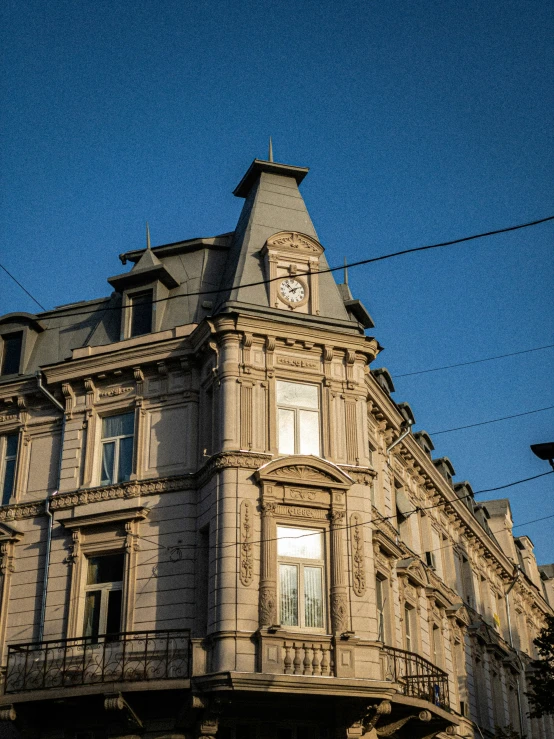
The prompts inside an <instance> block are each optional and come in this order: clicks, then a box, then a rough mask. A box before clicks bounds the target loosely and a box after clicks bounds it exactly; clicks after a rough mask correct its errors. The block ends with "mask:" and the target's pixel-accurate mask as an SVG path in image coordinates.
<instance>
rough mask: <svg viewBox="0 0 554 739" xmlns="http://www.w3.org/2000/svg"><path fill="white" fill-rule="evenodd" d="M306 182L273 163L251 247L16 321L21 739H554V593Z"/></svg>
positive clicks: (11, 639) (11, 665)
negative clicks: (410, 381)
mask: <svg viewBox="0 0 554 739" xmlns="http://www.w3.org/2000/svg"><path fill="white" fill-rule="evenodd" d="M306 173H307V170H306V169H303V168H300V167H292V166H287V165H281V164H276V163H274V162H265V161H258V160H255V161H254V163H253V164H252V165H251V167H250V169H249V170H248V172H247V174H246V175H245V176H244V178H243V179H242V181H241V183H240V184H239V186H238V187H237V189H236V190H235V194H236V195H237V196H238V197H240V198H244V200H245V204H244V208H243V211H242V214H241V216H240V219H239V222H238V224H237V227H236V229H235V231H234V232H232V233H227V234H223V235H221V236H216V237H213V238H203V239H193V240H189V241H184V242H179V243H174V244H168V245H164V246H158V247H155V248H153V249H151V248H147V249H139V250H136V251H133V252H128V253H126V254H124V255H122V256H121V259H122V261H123V264H126V263H127V264H128V263H129V262H130V263H131V265H132V268H131V269H130V270H129V271H126V272H124V273H122V274H118V275H116V276H114V277H110V278H109V283H110V285H111V286H112V288H113V290H114V292H113V293H112V295H111V296H110V297H109V298H102V299H98V300H94V301H88V302H84V303H78V304H72V305H67V306H62V307H59V308H57V309H54V310H52V311H48V312H45V313H42V314H40V315H38V316H35V315H30V314H26V313H12V314H9V315H7V316H4V317H2V318H0V344H1V347H2V348H1V349H0V351H1V352H3V355H2V356H3V357H4V359H1V357H0V361H1V362H2V364H1V365H0V366H1V367H2V368H3V369H2V375H1V376H0V483H1V490H2V493H3V500H2V503H3V504H2V507H0V547H1V555H2V558H1V580H0V596H1V609H0V645H1V650H2V651H1V656H2V659H1V664H2V679H3V695H2V697H1V698H0V727H2V730H3V731H4V732H5V733H6V735H7V736H16V735H17V731H19V732H20V733H21V735H23V736H26V737H27V736H28V737H48V738H50V739H57V738H58V737H59V738H60V739H61V738H62V737H63V738H64V739H67V738H68V737H74V739H85V737H86V739H93V737H94V739H100V738H101V737H102V738H104V737H116V736H117V737H124V736H126V737H134V736H144V737H145V739H161V738H162V737H165V738H166V739H168V737H172V738H173V739H182V738H183V737H186V739H200V737H217V739H266V738H267V739H301V738H302V739H304V737H306V736H309V737H313V738H314V739H319V738H321V739H331V737H333V739H334V737H349V738H352V739H353V738H354V737H361V736H363V735H365V736H368V737H370V738H373V739H375V737H380V736H388V737H415V738H418V737H421V738H422V739H423V737H428V738H430V737H435V736H438V737H444V736H452V735H454V736H465V737H479V736H483V737H491V736H493V731H494V727H495V725H500V726H507V725H508V724H511V725H512V726H513V727H514V728H515V729H516V730H518V731H520V730H521V731H522V733H525V734H526V735H527V737H540V738H541V739H542V738H544V739H546V737H552V736H554V732H553V724H552V721H551V720H548V719H543V720H541V721H536V720H534V721H532V722H531V721H530V720H529V719H528V718H527V713H528V705H527V701H526V698H525V691H526V689H527V688H526V672H525V671H526V669H527V666H528V664H529V661H530V659H531V658H532V657H533V656H534V652H533V650H534V647H533V643H532V641H533V638H534V637H535V636H536V635H537V633H538V631H539V630H540V629H541V626H542V624H543V622H544V616H545V614H547V613H551V612H552V606H554V589H553V582H554V580H553V575H554V572H553V566H552V565H546V566H544V567H542V568H540V569H539V568H538V567H537V564H536V561H535V558H534V556H533V545H532V543H531V541H530V540H529V539H528V538H527V537H525V536H523V537H519V538H514V537H513V536H512V533H511V527H512V518H511V512H510V506H509V502H508V500H506V499H502V500H495V501H490V502H481V501H480V502H479V503H477V502H475V501H474V499H473V494H472V490H471V486H470V485H469V483H467V482H463V483H453V481H452V478H453V476H454V474H455V473H454V469H453V466H452V464H451V462H450V461H449V460H448V459H446V458H444V457H443V458H437V459H433V458H432V456H431V453H432V451H433V443H432V440H431V439H430V437H429V436H428V435H427V434H426V433H425V432H418V433H415V434H414V433H412V432H411V430H410V427H411V425H412V423H413V417H412V414H411V410H410V408H409V406H408V405H407V404H405V403H397V402H395V401H394V400H393V399H392V393H393V392H394V387H393V385H392V380H391V378H390V376H389V375H388V373H387V371H386V370H385V369H377V368H378V365H379V359H378V355H379V351H380V346H379V343H378V341H377V339H375V338H370V337H368V336H366V333H365V329H368V328H373V324H372V322H371V318H370V316H369V314H368V313H367V311H366V309H365V308H364V306H363V305H362V304H361V303H360V302H359V301H358V300H356V299H354V298H353V297H352V295H351V293H350V290H349V288H348V285H345V284H343V285H337V284H336V283H335V281H334V278H333V276H332V275H331V274H330V273H328V272H321V270H325V268H326V266H327V262H326V261H325V255H324V249H323V247H322V245H321V244H320V243H319V240H318V238H317V235H316V232H315V230H314V228H313V226H312V223H311V220H310V218H309V215H308V212H307V210H306V207H305V204H304V201H303V199H302V197H301V195H300V192H299V188H298V186H299V184H300V182H301V181H302V179H303V178H304V176H305V175H306ZM393 309H394V308H393V306H391V310H393ZM5 370H7V371H5ZM14 370H15V371H14ZM37 373H38V374H37ZM10 732H11V733H10ZM0 735H1V734H0Z"/></svg>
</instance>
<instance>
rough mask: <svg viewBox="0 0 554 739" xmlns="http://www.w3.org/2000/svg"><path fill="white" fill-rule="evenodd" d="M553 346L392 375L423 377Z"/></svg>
mask: <svg viewBox="0 0 554 739" xmlns="http://www.w3.org/2000/svg"><path fill="white" fill-rule="evenodd" d="M552 347H554V344H546V346H536V347H533V348H532V349H522V350H521V351H519V352H510V354H498V355H497V356H496V357H485V358H484V359H473V360H472V361H471V362H459V363H458V364H446V365H445V366H444V367H433V368H432V369H424V370H417V372H404V373H403V374H402V375H393V376H392V377H393V379H394V380H396V379H397V378H399V377H412V376H413V375H424V374H426V373H427V372H439V371H440V370H446V369H452V368H453V367H466V366H467V365H468V364H479V363H480V362H492V360H493V359H504V358H505V357H515V356H516V355H517V354H528V353H529V352H539V351H541V350H542V349H551V348H552Z"/></svg>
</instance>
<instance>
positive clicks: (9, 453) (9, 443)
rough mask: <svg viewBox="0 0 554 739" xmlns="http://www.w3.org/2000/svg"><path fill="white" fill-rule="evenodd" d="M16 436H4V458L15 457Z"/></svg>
mask: <svg viewBox="0 0 554 739" xmlns="http://www.w3.org/2000/svg"><path fill="white" fill-rule="evenodd" d="M17 437H18V435H17V434H10V435H9V436H6V457H15V456H16V454H17Z"/></svg>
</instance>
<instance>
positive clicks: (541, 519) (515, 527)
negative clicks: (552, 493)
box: [512, 513, 554, 529]
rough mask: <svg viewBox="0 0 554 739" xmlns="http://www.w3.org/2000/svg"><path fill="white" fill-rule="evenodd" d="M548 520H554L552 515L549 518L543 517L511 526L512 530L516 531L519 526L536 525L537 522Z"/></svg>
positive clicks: (553, 514)
mask: <svg viewBox="0 0 554 739" xmlns="http://www.w3.org/2000/svg"><path fill="white" fill-rule="evenodd" d="M548 518H554V513H551V514H550V516H543V517H542V518H534V519H533V520H532V521H524V522H523V523H518V525H517V526H512V528H513V529H518V528H519V527H520V526H527V524H530V523H537V521H546V520H547V519H548Z"/></svg>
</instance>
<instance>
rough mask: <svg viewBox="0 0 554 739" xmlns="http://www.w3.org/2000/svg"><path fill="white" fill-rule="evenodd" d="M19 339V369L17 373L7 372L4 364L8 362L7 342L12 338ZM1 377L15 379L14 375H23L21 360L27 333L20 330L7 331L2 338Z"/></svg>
mask: <svg viewBox="0 0 554 739" xmlns="http://www.w3.org/2000/svg"><path fill="white" fill-rule="evenodd" d="M14 337H19V338H20V342H19V361H18V363H17V369H16V371H15V372H5V371H4V364H5V361H6V342H7V340H9V339H10V338H14ZM0 339H1V342H0V377H13V376H14V375H18V374H21V360H22V359H23V350H24V344H25V331H24V330H23V329H19V330H17V331H7V332H6V333H4V334H2V335H1V336H0Z"/></svg>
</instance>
